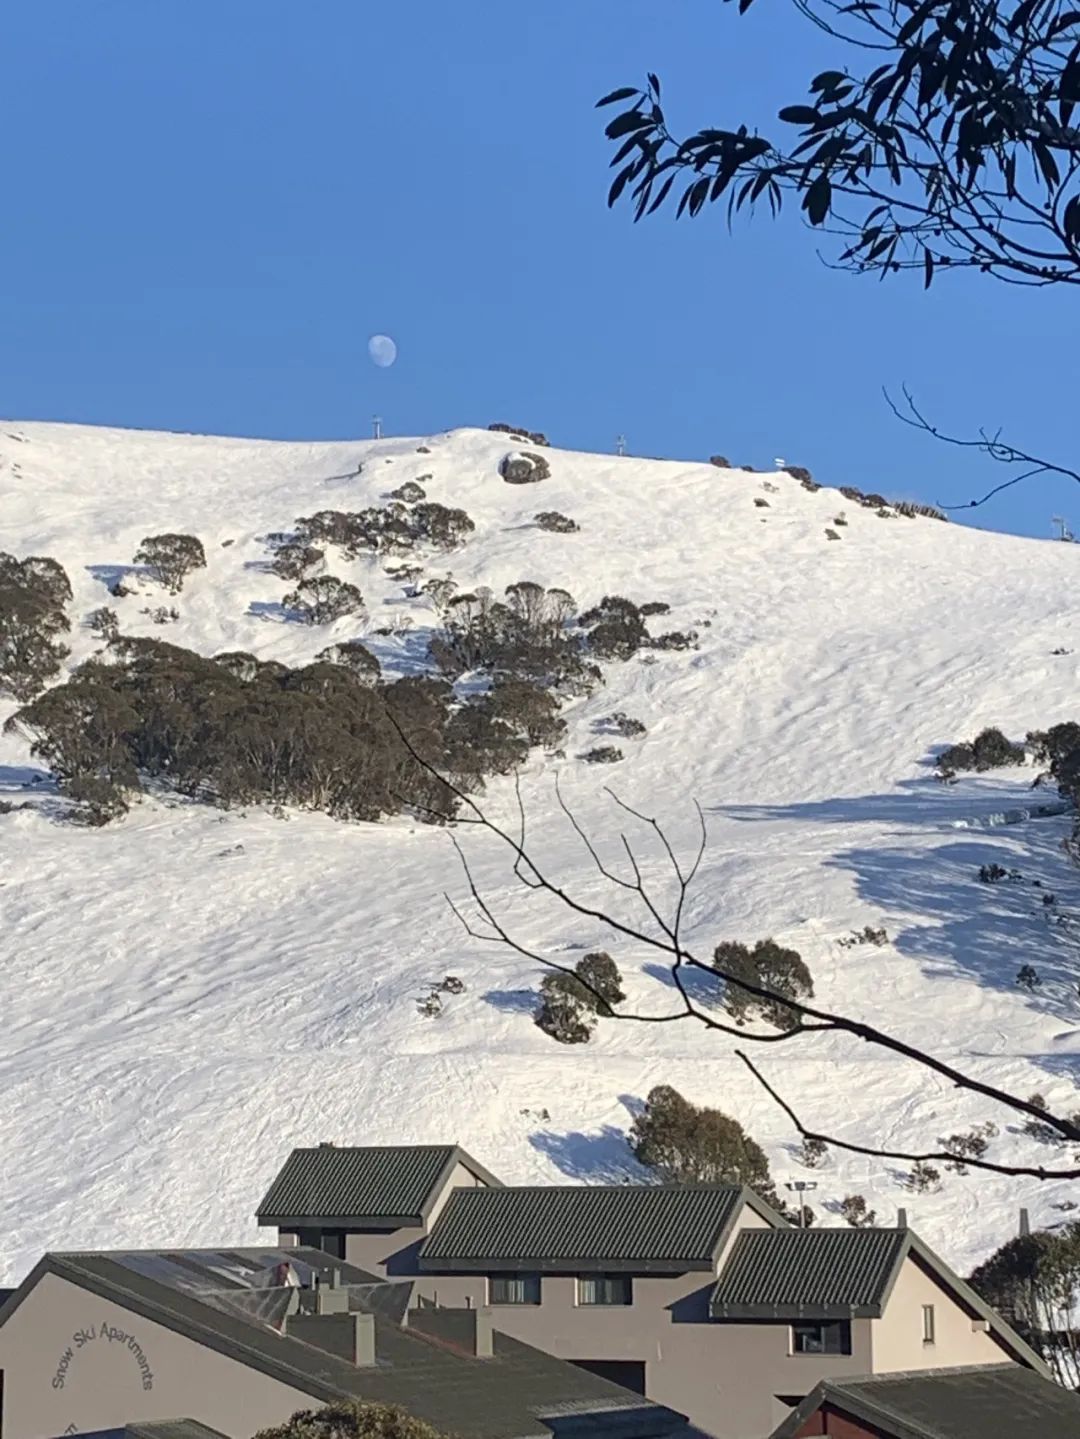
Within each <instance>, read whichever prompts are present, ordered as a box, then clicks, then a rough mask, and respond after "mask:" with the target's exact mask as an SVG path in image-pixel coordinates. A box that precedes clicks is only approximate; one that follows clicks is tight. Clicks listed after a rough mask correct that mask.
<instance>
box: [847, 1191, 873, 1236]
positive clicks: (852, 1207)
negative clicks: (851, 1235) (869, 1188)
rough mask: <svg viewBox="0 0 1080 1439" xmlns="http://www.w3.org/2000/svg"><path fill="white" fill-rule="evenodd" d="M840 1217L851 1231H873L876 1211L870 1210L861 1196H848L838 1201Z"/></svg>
mask: <svg viewBox="0 0 1080 1439" xmlns="http://www.w3.org/2000/svg"><path fill="white" fill-rule="evenodd" d="M840 1215H841V1217H842V1218H843V1220H844V1222H845V1223H846V1224H850V1225H851V1227H852V1229H873V1228H874V1226H875V1225H876V1224H877V1210H876V1209H871V1208H870V1207H869V1205H868V1204H867V1202H866V1198H865V1196H864V1195H862V1194H848V1195H845V1197H844V1198H843V1199H841V1201H840Z"/></svg>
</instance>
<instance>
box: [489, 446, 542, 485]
mask: <svg viewBox="0 0 1080 1439" xmlns="http://www.w3.org/2000/svg"><path fill="white" fill-rule="evenodd" d="M499 474H500V475H502V477H503V479H504V480H505V481H506V483H507V484H508V485H534V484H536V482H537V481H538V480H546V479H548V478H549V477H550V475H551V466H550V465H549V464H548V462H547V460H546V459H545V458H544V456H543V455H534V454H532V453H531V452H530V451H528V450H512V451H511V452H510V454H508V455H507V456H506V457H505V458H504V459H503V461H502V463H501V464H500V465H499Z"/></svg>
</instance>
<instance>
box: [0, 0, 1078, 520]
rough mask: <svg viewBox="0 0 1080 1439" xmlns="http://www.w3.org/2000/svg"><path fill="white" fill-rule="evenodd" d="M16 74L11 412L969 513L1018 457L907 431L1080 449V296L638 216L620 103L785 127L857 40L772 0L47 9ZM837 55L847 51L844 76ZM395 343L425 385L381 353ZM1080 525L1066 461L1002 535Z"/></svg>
mask: <svg viewBox="0 0 1080 1439" xmlns="http://www.w3.org/2000/svg"><path fill="white" fill-rule="evenodd" d="M4 40H5V52H6V56H7V64H6V65H5V83H4V87H3V92H2V94H0V107H2V110H3V117H2V118H3V132H4V134H5V137H6V145H5V164H4V198H5V205H4V209H5V215H4V223H3V226H2V227H0V273H2V275H3V284H2V286H0V412H3V413H4V414H6V415H8V416H10V417H13V418H19V419H62V420H78V421H85V422H91V423H100V424H115V425H132V426H140V427H153V428H162V429H174V430H187V431H201V432H208V431H210V432H218V433H224V434H240V435H263V436H271V437H282V438H291V437H303V438H318V437H332V436H362V435H366V434H368V433H370V422H371V416H372V414H373V413H374V412H378V413H380V414H381V415H382V416H383V418H384V425H385V429H386V431H387V432H388V433H389V432H396V433H415V434H419V433H427V432H434V431H437V430H441V429H447V428H450V427H452V426H455V425H463V424H478V425H485V424H487V423H489V422H490V421H492V420H502V419H505V420H508V421H510V422H512V423H515V424H523V425H527V426H529V427H530V428H535V429H543V430H545V431H546V432H547V433H548V434H549V436H550V437H551V439H552V440H553V442H555V443H557V444H563V445H567V446H570V447H574V448H581V449H600V450H606V449H611V448H612V447H613V444H614V439H615V436H616V435H617V434H620V433H623V434H625V435H626V437H627V442H628V445H629V448H630V449H631V451H632V452H633V453H636V454H647V455H663V456H672V457H703V458H704V457H706V456H708V455H709V454H713V453H718V452H719V453H723V454H725V455H728V456H730V457H731V458H732V459H733V460H734V461H736V462H738V463H741V462H745V463H749V464H754V465H757V466H758V467H762V466H765V465H768V464H769V463H770V461H771V460H772V458H773V457H774V456H777V455H782V456H784V457H785V458H786V459H787V460H789V461H790V462H793V463H801V464H806V465H808V466H809V467H810V468H811V469H812V470H813V471H814V473H815V475H816V476H817V477H818V478H819V479H821V480H823V481H824V482H826V483H828V484H856V485H859V486H861V487H862V488H865V489H876V490H880V491H883V492H885V493H887V494H891V495H908V496H913V497H918V498H920V499H924V500H928V501H932V502H945V503H952V502H957V501H962V500H964V499H967V498H969V497H970V496H971V495H973V494H976V493H980V492H981V491H982V490H983V489H985V488H987V487H989V485H990V484H993V483H996V482H998V481H999V480H1000V479H1001V478H1003V475H1002V474H1001V472H1000V471H999V470H998V469H996V468H995V467H993V466H991V465H990V464H989V462H988V461H986V460H984V459H981V458H980V457H977V456H968V455H961V454H959V453H957V452H954V451H948V450H944V449H942V448H941V447H939V446H938V445H936V444H935V443H934V442H932V441H931V440H929V439H927V438H925V437H923V436H920V435H917V434H914V433H909V432H907V431H905V430H903V429H902V428H901V427H900V426H899V425H898V424H897V422H896V421H895V420H893V419H892V417H891V416H890V415H889V414H888V412H887V410H886V409H885V406H884V402H883V400H882V398H881V387H882V385H886V384H887V385H890V386H893V387H896V386H898V385H899V384H900V383H901V382H903V381H907V382H908V383H909V384H910V385H911V386H912V388H913V389H914V391H915V393H916V395H917V397H918V399H919V400H920V402H921V403H922V404H923V406H924V407H925V408H926V409H927V410H928V411H929V412H930V413H931V415H932V416H933V417H934V418H935V419H937V420H939V421H940V422H941V423H942V424H947V425H950V426H952V427H954V428H956V429H961V430H972V429H975V428H977V427H978V426H979V425H980V424H985V425H988V426H991V427H996V426H998V425H1001V426H1003V427H1004V429H1005V432H1006V435H1007V437H1009V438H1013V439H1015V440H1016V442H1017V443H1024V444H1027V445H1029V446H1031V447H1034V448H1037V449H1041V450H1043V451H1045V452H1046V453H1047V454H1049V455H1050V456H1052V457H1058V458H1061V459H1062V460H1063V461H1064V462H1065V463H1069V462H1072V463H1073V464H1075V463H1076V461H1077V459H1078V458H1080V456H1078V455H1077V454H1076V452H1075V446H1074V444H1073V443H1071V442H1073V441H1074V440H1075V424H1074V422H1073V421H1072V420H1071V414H1072V412H1074V411H1075V395H1076V392H1077V380H1078V370H1080V350H1078V347H1077V345H1076V343H1075V340H1074V338H1073V337H1074V334H1075V328H1076V320H1077V314H1078V311H1077V303H1078V302H1077V300H1076V299H1075V298H1073V296H1072V295H1070V294H1069V293H1066V292H1065V290H1064V288H1063V287H1062V288H1060V289H1059V290H1058V291H1056V292H1055V291H1045V292H1030V291H1022V290H1016V289H1011V288H1009V287H1007V286H1004V285H1000V284H994V283H991V282H989V281H988V280H982V281H978V280H973V279H971V278H969V277H964V276H948V275H945V276H942V277H941V279H940V281H939V282H937V283H935V286H934V287H933V289H932V290H931V291H930V292H929V294H928V295H924V294H923V292H922V290H921V289H920V288H919V282H918V281H917V280H907V279H905V278H903V277H898V278H896V279H893V280H890V281H887V282H885V283H884V284H882V283H879V282H878V281H877V280H876V279H871V278H865V279H856V278H852V277H850V276H846V275H841V274H836V273H832V272H830V271H828V270H827V269H825V267H824V266H823V265H822V264H821V263H820V262H819V261H818V260H817V258H816V257H815V246H816V241H815V238H814V237H813V236H812V235H810V234H809V233H808V232H807V231H805V230H804V228H803V227H802V225H801V223H800V221H799V219H798V218H797V215H796V212H795V211H794V210H792V211H790V212H789V213H788V214H786V215H785V216H784V217H783V218H782V219H781V220H780V222H778V223H771V222H770V221H769V220H768V219H767V218H766V217H765V216H764V215H762V216H761V217H760V218H758V219H756V220H754V221H752V222H750V223H746V222H742V223H739V224H738V225H737V227H736V231H735V233H734V234H733V235H729V234H728V232H727V229H726V226H725V224H724V221H723V218H722V216H721V214H720V213H719V211H717V212H716V213H715V214H714V213H710V212H706V213H705V214H704V215H703V216H702V217H701V218H699V219H697V220H695V221H693V222H686V221H682V222H679V223H675V221H674V220H673V219H672V218H670V216H668V215H665V214H661V215H658V216H656V217H654V218H653V219H652V220H651V221H649V222H647V223H643V224H642V225H638V226H634V225H632V224H631V222H630V215H629V212H628V211H627V210H622V209H616V210H615V211H614V212H609V211H608V210H607V208H606V205H605V196H606V191H607V184H608V179H609V176H608V173H607V168H606V167H607V162H608V159H609V158H610V157H609V153H608V151H609V147H608V145H607V142H606V141H604V139H603V136H602V127H603V119H604V116H603V114H602V113H600V112H596V111H594V110H593V108H592V107H593V104H594V102H595V100H596V99H597V98H598V97H599V96H600V95H601V94H602V93H604V92H605V91H607V90H610V89H613V88H614V87H615V86H617V85H619V84H623V83H634V82H636V81H637V80H638V79H639V78H640V77H641V76H642V75H643V74H644V72H645V71H646V70H647V69H653V70H656V71H658V72H659V74H660V77H661V80H662V82H663V84H664V89H665V100H666V102H667V108H668V111H669V115H670V118H671V119H672V121H673V123H674V124H675V125H676V127H678V128H683V127H685V128H688V129H689V128H697V127H698V126H700V125H702V124H708V123H712V124H726V123H732V122H736V121H742V120H745V121H747V122H750V123H755V122H757V123H760V124H761V125H762V126H763V127H764V126H766V125H768V124H769V122H770V121H771V119H772V117H773V116H774V115H775V112H776V110H777V109H778V107H779V106H780V105H781V104H783V103H790V102H793V101H796V100H799V99H801V98H802V94H803V90H804V86H805V82H806V81H807V80H808V79H809V77H810V76H811V75H813V74H814V73H815V72H816V70H817V69H821V68H824V62H826V61H829V62H835V59H836V52H835V51H834V50H831V49H829V48H827V42H826V41H825V39H824V37H822V36H821V35H819V34H818V33H817V32H815V31H814V30H812V29H810V28H809V27H807V25H806V24H805V22H802V21H800V20H799V19H798V17H797V16H796V15H795V13H794V10H793V9H792V7H790V6H782V5H781V4H779V3H778V0H757V4H756V5H755V6H754V7H753V8H752V9H751V11H750V12H749V14H748V15H747V16H745V17H743V18H741V19H740V18H739V16H738V15H737V13H736V11H735V9H734V7H733V6H731V5H725V4H721V3H720V0H682V3H679V4H665V5H657V4H656V3H655V0H648V3H646V0H584V3H583V0H542V3H540V4H532V5H507V4H496V3H494V0H483V3H481V0H458V3H457V4H455V5H452V6H447V5H445V4H443V3H436V0H382V3H371V0H304V3H303V4H298V3H296V0H94V3H93V4H89V3H87V0H22V3H21V4H19V3H16V4H14V5H12V6H10V7H8V10H7V12H6V14H5V24H4ZM819 61H820V62H822V63H820V64H819V63H817V62H819ZM378 331H383V332H386V333H388V334H390V335H392V336H393V337H394V338H395V339H396V341H397V343H398V345H399V349H400V356H399V360H398V363H397V364H396V365H395V366H394V367H393V368H392V369H390V370H379V369H377V368H375V367H374V366H373V365H372V364H371V362H370V361H369V359H368V357H367V352H366V342H367V337H368V336H369V334H371V333H373V332H378ZM1054 513H1061V514H1064V515H1066V516H1067V517H1069V518H1070V519H1072V520H1074V521H1075V522H1076V525H1077V527H1078V528H1080V487H1078V486H1076V485H1075V484H1071V483H1068V482H1065V481H1058V482H1052V481H1035V482H1030V483H1028V484H1027V485H1025V486H1023V487H1021V488H1019V489H1017V490H1014V491H1012V492H1011V493H1010V494H1008V495H1006V496H1004V497H1002V498H1001V499H1000V500H999V501H997V502H996V503H995V504H994V505H993V506H991V507H989V508H987V509H984V510H982V511H980V512H978V522H979V523H981V524H984V525H990V526H993V527H996V528H1004V529H1014V530H1018V531H1021V532H1024V533H1028V534H1038V535H1046V534H1048V533H1049V532H1050V523H1049V522H1050V516H1051V515H1052V514H1054Z"/></svg>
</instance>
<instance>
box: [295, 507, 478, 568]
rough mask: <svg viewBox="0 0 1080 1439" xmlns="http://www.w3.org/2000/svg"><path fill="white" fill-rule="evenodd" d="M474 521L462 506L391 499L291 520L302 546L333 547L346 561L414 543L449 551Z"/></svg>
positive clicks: (400, 552)
mask: <svg viewBox="0 0 1080 1439" xmlns="http://www.w3.org/2000/svg"><path fill="white" fill-rule="evenodd" d="M475 529H476V525H475V524H474V523H473V521H472V520H471V519H470V518H469V516H468V515H467V514H466V513H465V511H464V510H459V509H451V508H449V507H448V506H447V505H440V504H437V503H436V502H435V501H434V500H426V501H422V502H420V503H417V504H405V503H404V502H403V501H401V500H394V501H393V502H392V503H391V504H389V505H385V506H383V507H379V506H373V507H371V508H370V509H366V510H355V511H347V510H319V511H318V512H317V513H316V514H314V515H301V517H300V518H299V519H298V520H297V521H296V533H297V538H298V541H299V542H300V543H301V544H304V545H311V546H320V545H321V546H326V545H336V546H337V547H338V548H339V549H340V550H341V551H342V552H343V553H344V554H345V556H346V558H348V559H356V558H357V557H358V556H360V555H363V554H392V555H393V554H396V555H403V554H407V553H408V552H409V551H410V550H411V549H413V548H414V547H415V546H417V545H423V544H427V545H430V546H431V547H432V548H433V549H436V550H452V549H455V548H457V546H458V545H461V544H463V543H464V542H465V540H466V539H467V538H468V536H469V535H471V534H472V532H473V531H474V530H475Z"/></svg>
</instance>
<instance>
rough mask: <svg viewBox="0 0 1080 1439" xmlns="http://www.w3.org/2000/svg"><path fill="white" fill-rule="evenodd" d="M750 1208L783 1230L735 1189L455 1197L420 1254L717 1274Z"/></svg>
mask: <svg viewBox="0 0 1080 1439" xmlns="http://www.w3.org/2000/svg"><path fill="white" fill-rule="evenodd" d="M744 1204H749V1205H751V1207H753V1208H754V1209H755V1210H757V1211H758V1212H759V1213H760V1214H762V1215H763V1216H764V1217H766V1218H767V1219H768V1220H769V1222H770V1223H776V1224H782V1223H783V1222H784V1221H783V1220H782V1219H781V1218H780V1217H779V1216H778V1215H776V1214H773V1212H772V1210H770V1209H769V1208H768V1206H767V1205H765V1204H764V1203H763V1202H762V1201H761V1200H760V1199H758V1198H757V1196H756V1195H754V1194H752V1193H751V1191H750V1190H748V1189H743V1188H740V1187H739V1186H737V1185H726V1184H725V1185H706V1184H702V1185H686V1186H683V1185H657V1184H614V1185H599V1184H597V1185H592V1184H584V1185H582V1184H577V1185H568V1186H554V1185H551V1186H547V1185H545V1186H535V1187H533V1186H531V1187H529V1188H505V1189H456V1190H454V1192H453V1193H452V1194H451V1196H450V1198H449V1199H448V1200H447V1202H446V1205H445V1207H444V1208H443V1210H442V1212H441V1213H440V1215H439V1217H438V1219H437V1220H436V1222H435V1224H434V1227H433V1228H432V1231H431V1233H430V1235H429V1236H428V1238H427V1240H426V1241H425V1242H424V1245H423V1247H422V1248H421V1250H420V1268H421V1270H423V1271H427V1272H432V1273H445V1272H450V1271H474V1272H475V1271H480V1272H493V1271H500V1270H503V1271H505V1270H521V1269H524V1270H529V1271H538V1272H540V1271H546V1272H557V1271H559V1270H567V1269H570V1270H573V1271H605V1270H609V1271H614V1270H629V1271H635V1272H638V1273H665V1274H684V1273H687V1272H688V1271H692V1270H701V1271H703V1272H714V1271H715V1268H716V1260H717V1256H718V1254H719V1252H720V1250H721V1248H722V1247H723V1244H724V1241H725V1240H726V1239H727V1237H728V1234H729V1233H730V1231H731V1228H732V1226H733V1225H734V1223H735V1220H736V1218H737V1216H738V1214H739V1212H740V1210H741V1209H742V1206H743V1205H744Z"/></svg>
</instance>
